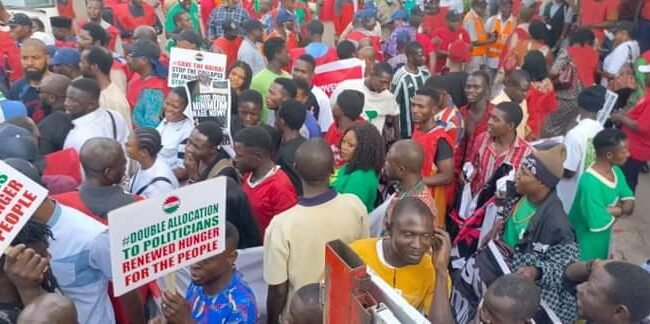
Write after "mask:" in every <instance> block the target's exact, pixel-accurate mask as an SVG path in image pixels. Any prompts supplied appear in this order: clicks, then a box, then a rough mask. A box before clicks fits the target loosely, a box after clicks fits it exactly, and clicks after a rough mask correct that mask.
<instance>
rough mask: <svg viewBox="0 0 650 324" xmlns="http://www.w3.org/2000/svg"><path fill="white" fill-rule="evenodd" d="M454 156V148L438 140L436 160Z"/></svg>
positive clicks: (444, 141)
mask: <svg viewBox="0 0 650 324" xmlns="http://www.w3.org/2000/svg"><path fill="white" fill-rule="evenodd" d="M453 157H454V149H452V148H451V145H449V143H448V142H447V141H446V140H444V139H442V138H441V139H439V140H438V146H437V150H436V161H443V160H448V159H451V158H453Z"/></svg>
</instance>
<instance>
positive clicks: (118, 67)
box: [77, 22, 131, 93]
mask: <svg viewBox="0 0 650 324" xmlns="http://www.w3.org/2000/svg"><path fill="white" fill-rule="evenodd" d="M77 42H78V45H79V50H80V51H82V54H83V51H84V50H86V49H88V48H90V47H91V46H101V47H104V48H106V49H108V45H109V35H108V33H106V31H105V30H104V29H103V28H102V27H101V26H100V25H98V24H95V23H92V22H90V23H86V24H84V25H83V26H81V30H79V37H78V39H77ZM111 54H112V56H113V65H112V66H111V73H110V79H111V82H113V83H115V85H117V87H118V88H119V89H120V90H121V91H122V92H123V93H127V82H128V77H129V75H130V74H131V71H128V70H129V69H128V61H127V59H126V57H123V56H121V55H120V54H118V53H116V52H115V51H111Z"/></svg>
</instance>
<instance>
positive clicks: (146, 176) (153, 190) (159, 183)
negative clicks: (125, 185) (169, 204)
mask: <svg viewBox="0 0 650 324" xmlns="http://www.w3.org/2000/svg"><path fill="white" fill-rule="evenodd" d="M163 179H166V180H163ZM176 188H178V180H177V179H176V176H175V175H174V172H172V169H170V168H169V165H167V163H165V161H163V159H156V162H154V164H153V165H152V166H151V167H150V168H149V169H146V170H143V169H142V168H138V171H136V173H135V174H134V175H133V177H132V178H131V181H130V182H129V192H130V193H132V194H134V195H139V196H142V197H144V198H151V197H155V196H158V195H161V194H164V193H167V192H170V191H172V190H174V189H176Z"/></svg>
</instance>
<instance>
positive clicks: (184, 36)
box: [172, 29, 203, 48]
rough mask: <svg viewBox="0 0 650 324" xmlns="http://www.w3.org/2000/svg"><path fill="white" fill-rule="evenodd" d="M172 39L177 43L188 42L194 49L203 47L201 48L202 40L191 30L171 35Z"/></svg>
mask: <svg viewBox="0 0 650 324" xmlns="http://www.w3.org/2000/svg"><path fill="white" fill-rule="evenodd" d="M172 38H173V39H174V40H175V41H177V42H178V41H187V42H190V43H192V44H194V45H196V47H198V48H201V47H203V46H202V45H203V39H202V38H201V36H200V35H199V34H197V33H196V32H194V31H193V30H189V29H186V30H183V31H182V32H180V33H178V34H175V35H173V36H172Z"/></svg>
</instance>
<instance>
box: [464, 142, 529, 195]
mask: <svg viewBox="0 0 650 324" xmlns="http://www.w3.org/2000/svg"><path fill="white" fill-rule="evenodd" d="M532 152H533V148H532V146H530V144H528V142H526V141H525V140H523V139H522V138H521V137H519V136H517V138H516V139H515V142H514V143H513V145H512V146H511V147H510V149H509V150H507V151H503V152H501V153H497V152H496V148H495V144H494V139H493V138H492V136H490V133H488V132H485V133H483V134H481V135H479V137H478V138H477V139H476V144H475V146H474V148H473V149H472V155H471V156H472V157H473V158H472V160H471V161H472V164H473V165H474V167H475V168H477V170H476V174H475V175H474V178H473V179H472V193H473V194H475V193H477V192H479V191H480V190H481V189H482V188H483V186H484V185H485V184H486V183H487V181H489V180H490V177H492V175H493V174H494V172H495V171H496V170H497V169H498V168H499V167H500V166H501V165H502V164H504V163H508V164H510V165H511V166H512V168H513V169H514V170H517V169H518V168H519V165H520V164H521V160H523V158H524V157H526V156H527V155H528V154H530V153H532Z"/></svg>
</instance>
